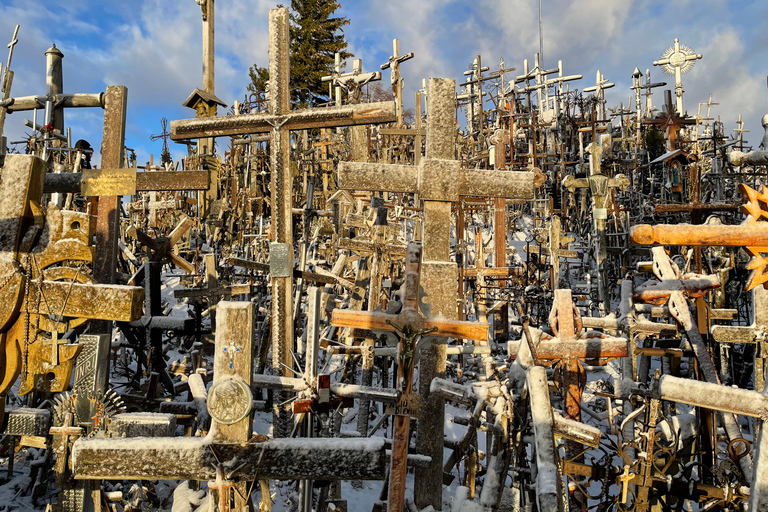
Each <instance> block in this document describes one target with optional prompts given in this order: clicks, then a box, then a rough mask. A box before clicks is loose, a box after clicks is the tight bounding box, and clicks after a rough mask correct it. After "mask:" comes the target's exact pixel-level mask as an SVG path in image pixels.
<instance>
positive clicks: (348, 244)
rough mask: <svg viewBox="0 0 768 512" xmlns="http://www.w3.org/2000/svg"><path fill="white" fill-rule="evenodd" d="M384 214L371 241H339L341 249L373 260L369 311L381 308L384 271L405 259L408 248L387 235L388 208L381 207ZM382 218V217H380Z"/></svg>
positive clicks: (352, 239) (374, 227) (374, 228)
mask: <svg viewBox="0 0 768 512" xmlns="http://www.w3.org/2000/svg"><path fill="white" fill-rule="evenodd" d="M379 211H380V212H383V221H382V220H378V221H377V224H374V226H373V228H372V232H371V239H370V240H369V241H364V240H361V239H359V238H341V239H339V249H344V250H349V251H352V252H355V253H357V254H358V255H360V256H361V257H364V258H371V260H370V284H369V288H368V310H369V311H372V310H374V309H378V308H379V304H380V299H381V281H382V277H383V276H384V275H386V274H384V272H383V270H384V269H386V266H387V264H388V262H389V261H390V260H393V259H400V258H404V257H405V251H406V246H405V245H404V244H401V243H400V242H399V241H398V240H396V239H394V238H390V237H388V236H387V235H386V228H387V225H386V212H387V208H386V207H383V206H382V207H380V208H379ZM378 217H381V215H378Z"/></svg>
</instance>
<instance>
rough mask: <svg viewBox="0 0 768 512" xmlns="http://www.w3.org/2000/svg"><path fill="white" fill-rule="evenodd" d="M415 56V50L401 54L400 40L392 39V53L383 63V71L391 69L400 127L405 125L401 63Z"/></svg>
mask: <svg viewBox="0 0 768 512" xmlns="http://www.w3.org/2000/svg"><path fill="white" fill-rule="evenodd" d="M412 58H413V52H411V53H406V54H405V55H400V40H398V39H393V40H392V55H390V56H389V61H387V62H385V63H384V64H382V65H381V69H382V71H383V70H385V69H391V70H392V72H391V74H390V79H389V81H390V83H391V84H392V92H393V93H394V94H395V103H396V104H397V124H396V126H397V127H398V128H399V127H401V126H403V78H402V77H401V76H400V64H402V63H403V62H405V61H407V60H410V59H412Z"/></svg>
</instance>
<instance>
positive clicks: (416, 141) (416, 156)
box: [379, 92, 427, 165]
mask: <svg viewBox="0 0 768 512" xmlns="http://www.w3.org/2000/svg"><path fill="white" fill-rule="evenodd" d="M401 124H402V123H401ZM379 133H380V134H382V135H405V136H411V137H413V163H414V165H419V162H421V147H422V145H423V138H424V137H425V136H426V134H427V132H426V130H424V128H422V126H421V92H417V93H416V115H415V120H414V126H413V128H381V129H380V130H379ZM387 158H389V153H388V154H387Z"/></svg>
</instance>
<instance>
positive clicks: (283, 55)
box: [171, 8, 397, 435]
mask: <svg viewBox="0 0 768 512" xmlns="http://www.w3.org/2000/svg"><path fill="white" fill-rule="evenodd" d="M288 25H289V12H288V9H287V8H278V9H272V10H270V11H269V77H270V96H269V105H270V112H269V113H256V114H244V115H239V116H226V117H212V118H200V119H185V120H179V121H172V122H171V140H174V141H179V140H185V139H199V138H205V137H223V136H231V135H238V134H250V133H270V134H271V142H270V145H269V147H270V167H271V170H272V178H271V179H272V198H271V201H272V205H271V206H272V244H271V245H270V265H271V266H272V350H273V355H274V357H273V359H272V364H273V367H274V369H275V370H276V371H277V372H279V373H280V374H286V372H287V370H286V369H285V368H284V367H283V366H282V365H286V366H289V367H290V366H291V365H293V361H292V359H291V356H290V351H291V350H293V346H294V343H295V340H294V335H293V320H294V318H293V284H292V283H293V281H292V272H291V271H292V269H293V253H294V247H293V218H292V215H293V214H292V208H293V204H292V198H293V178H292V174H291V167H290V157H291V154H290V152H291V144H290V132H291V130H306V129H311V128H330V127H337V126H354V125H362V124H378V123H391V122H393V121H395V120H396V119H397V116H396V107H395V103H394V102H391V101H390V102H380V103H364V104H360V105H345V106H337V107H335V108H323V109H318V108H315V109H299V110H293V111H292V110H291V109H290V89H289V84H288V81H289V77H290V62H289V54H290V35H289V29H288ZM276 254H280V255H283V257H281V258H277V257H275V255H276ZM280 401H282V400H280V398H279V397H278V398H277V399H276V402H280ZM287 422H288V417H287V416H283V417H280V418H277V417H276V421H275V428H276V432H278V434H280V435H287V433H288V432H287V430H288V425H287Z"/></svg>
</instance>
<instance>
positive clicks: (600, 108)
mask: <svg viewBox="0 0 768 512" xmlns="http://www.w3.org/2000/svg"><path fill="white" fill-rule="evenodd" d="M614 86H616V84H614V83H611V82H609V81H608V79H607V78H605V77H604V76H603V73H602V72H601V71H600V70H599V69H598V70H597V73H596V76H595V85H593V86H592V87H585V88H584V92H594V93H595V97H596V98H597V117H598V119H601V120H602V119H603V116H604V114H605V111H604V105H605V90H606V89H610V88H611V87H614Z"/></svg>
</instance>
